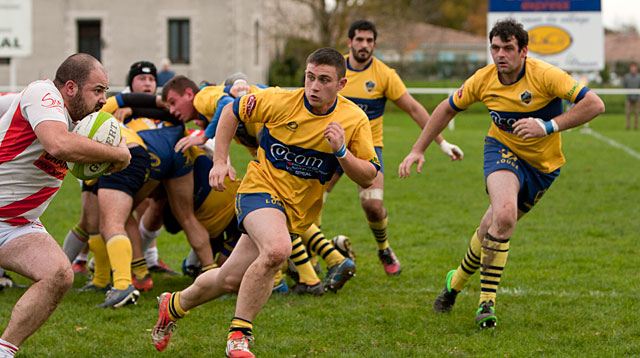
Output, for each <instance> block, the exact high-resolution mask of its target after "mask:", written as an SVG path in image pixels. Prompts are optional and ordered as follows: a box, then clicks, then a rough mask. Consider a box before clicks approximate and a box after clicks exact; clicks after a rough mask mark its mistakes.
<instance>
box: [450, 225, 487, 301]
mask: <svg viewBox="0 0 640 358" xmlns="http://www.w3.org/2000/svg"><path fill="white" fill-rule="evenodd" d="M481 256H482V243H481V242H480V239H479V238H478V229H476V230H475V231H474V232H473V236H472V237H471V241H470V242H469V248H468V249H467V254H466V255H465V256H464V258H463V259H462V262H460V266H458V269H457V270H456V273H455V274H454V275H453V277H452V278H451V288H452V289H454V290H456V291H458V292H460V291H462V289H463V288H464V286H466V285H467V282H469V279H470V278H471V276H473V274H474V273H475V272H476V271H478V269H479V268H480V257H481Z"/></svg>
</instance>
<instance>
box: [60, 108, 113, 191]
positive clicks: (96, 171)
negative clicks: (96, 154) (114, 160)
mask: <svg viewBox="0 0 640 358" xmlns="http://www.w3.org/2000/svg"><path fill="white" fill-rule="evenodd" d="M73 133H76V134H79V135H81V136H83V137H87V138H89V139H93V140H95V141H96V142H100V143H103V144H108V145H112V146H114V147H115V146H117V145H118V144H120V140H121V139H122V137H121V134H120V124H119V122H118V120H117V119H115V118H114V117H113V116H112V115H111V114H109V113H107V112H94V113H91V114H89V115H88V116H86V117H84V118H83V119H82V120H81V121H80V122H78V124H77V125H76V127H75V128H74V129H73ZM67 166H68V167H69V171H71V174H73V175H74V176H75V177H76V178H78V179H82V180H90V179H95V178H97V177H99V176H101V175H102V174H104V172H106V171H107V169H109V167H110V166H111V163H92V164H82V163H71V162H67Z"/></svg>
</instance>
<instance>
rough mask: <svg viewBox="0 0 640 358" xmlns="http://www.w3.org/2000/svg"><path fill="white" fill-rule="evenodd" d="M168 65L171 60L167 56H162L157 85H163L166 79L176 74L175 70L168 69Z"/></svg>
mask: <svg viewBox="0 0 640 358" xmlns="http://www.w3.org/2000/svg"><path fill="white" fill-rule="evenodd" d="M169 66H171V61H169V59H168V58H164V59H162V61H160V68H161V71H160V72H158V87H162V86H164V84H165V83H167V81H169V80H170V79H172V78H173V76H175V75H176V74H175V72H173V71H171V70H170V69H169Z"/></svg>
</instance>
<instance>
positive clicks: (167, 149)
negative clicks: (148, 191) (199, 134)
mask: <svg viewBox="0 0 640 358" xmlns="http://www.w3.org/2000/svg"><path fill="white" fill-rule="evenodd" d="M137 133H138V135H139V136H140V138H142V140H144V144H146V146H147V150H148V151H149V157H150V158H151V176H150V177H151V179H154V180H162V179H171V178H179V177H182V176H185V175H187V174H189V172H191V171H192V170H193V161H192V160H190V159H189V156H188V151H187V153H182V152H177V153H176V152H175V151H174V150H173V148H174V147H175V146H176V143H178V141H179V140H180V139H181V138H182V137H183V136H184V127H183V126H175V127H162V128H157V129H149V130H142V131H138V132H137Z"/></svg>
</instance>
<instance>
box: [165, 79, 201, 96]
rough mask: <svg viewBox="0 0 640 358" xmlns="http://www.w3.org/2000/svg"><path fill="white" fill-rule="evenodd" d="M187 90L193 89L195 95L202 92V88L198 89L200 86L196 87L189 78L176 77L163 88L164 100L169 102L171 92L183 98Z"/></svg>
mask: <svg viewBox="0 0 640 358" xmlns="http://www.w3.org/2000/svg"><path fill="white" fill-rule="evenodd" d="M187 88H191V90H193V94H196V93H198V91H199V90H200V88H198V85H196V83H195V82H193V81H192V80H190V79H189V78H187V77H185V76H183V75H178V76H175V77H173V78H172V79H170V80H169V82H167V83H165V84H164V86H162V100H163V101H166V100H167V95H168V94H169V90H174V91H175V92H176V93H177V94H179V95H180V96H182V95H183V94H184V91H185V90H186V89H187Z"/></svg>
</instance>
